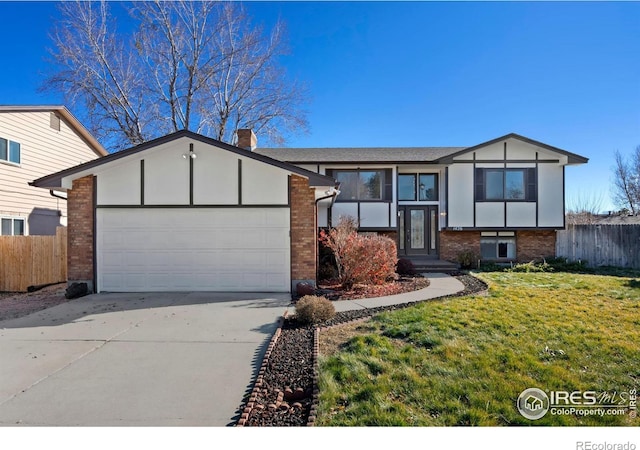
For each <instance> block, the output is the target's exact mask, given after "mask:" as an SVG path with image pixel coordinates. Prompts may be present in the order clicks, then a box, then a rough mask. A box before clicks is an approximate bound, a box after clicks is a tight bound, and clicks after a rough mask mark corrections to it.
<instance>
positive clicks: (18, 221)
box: [0, 106, 107, 235]
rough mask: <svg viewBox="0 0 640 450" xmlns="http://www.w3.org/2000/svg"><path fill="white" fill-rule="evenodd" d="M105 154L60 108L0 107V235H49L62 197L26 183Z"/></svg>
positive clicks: (61, 210)
mask: <svg viewBox="0 0 640 450" xmlns="http://www.w3.org/2000/svg"><path fill="white" fill-rule="evenodd" d="M106 154H107V152H106V150H105V149H104V148H103V147H102V146H101V145H100V144H99V143H98V142H97V141H96V140H95V139H94V138H93V137H92V136H91V134H90V133H89V132H88V131H87V130H86V129H85V128H84V127H83V126H82V125H81V124H80V122H78V120H77V119H76V118H75V117H73V115H72V114H71V113H70V112H69V111H68V110H67V109H66V108H65V107H64V106H0V193H1V194H2V195H0V222H1V227H0V235H29V234H30V235H52V234H55V233H56V227H57V226H60V225H66V224H67V201H66V200H65V199H64V195H59V194H55V193H54V194H53V195H52V194H51V193H50V192H48V191H45V190H42V189H38V188H36V187H32V186H29V183H30V182H31V181H32V180H34V179H36V178H39V177H42V176H44V175H47V174H50V173H51V172H55V171H58V170H62V169H66V168H68V167H72V166H75V165H77V164H80V163H83V162H87V161H90V160H93V159H96V158H98V157H101V156H104V155H106Z"/></svg>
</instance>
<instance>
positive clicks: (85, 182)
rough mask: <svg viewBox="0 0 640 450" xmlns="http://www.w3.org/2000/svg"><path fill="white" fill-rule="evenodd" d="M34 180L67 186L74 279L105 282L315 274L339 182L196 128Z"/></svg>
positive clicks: (214, 281) (98, 286) (221, 283)
mask: <svg viewBox="0 0 640 450" xmlns="http://www.w3.org/2000/svg"><path fill="white" fill-rule="evenodd" d="M247 131H248V130H247ZM239 135H240V141H241V145H243V144H242V142H243V141H244V140H246V139H247V138H248V137H250V136H251V133H249V134H248V135H247V134H244V135H243V134H242V133H239ZM33 184H34V186H38V187H41V188H45V189H53V190H55V191H63V192H66V193H67V195H68V204H69V205H68V206H69V210H70V220H69V226H68V236H69V242H74V243H75V245H70V246H69V247H68V263H69V265H68V278H69V282H74V281H81V282H87V283H88V284H89V287H90V289H95V290H96V291H97V292H103V291H120V292H123V291H125V292H126V291H129V292H130V291H256V292H290V291H291V290H292V287H295V285H296V284H297V283H298V282H301V281H309V282H315V278H316V248H317V222H316V208H317V204H318V203H322V202H330V201H331V197H329V196H330V195H331V194H332V193H333V191H334V190H335V180H334V179H333V178H332V177H329V176H325V175H319V174H317V173H314V172H310V171H307V170H305V169H302V168H300V167H297V166H294V165H292V164H287V163H283V162H281V161H277V160H275V159H271V158H268V157H266V156H262V155H258V154H256V153H252V152H250V151H247V150H243V149H241V148H238V147H235V146H232V145H228V144H225V143H222V142H220V141H216V140H214V139H210V138H207V137H204V136H201V135H198V134H195V133H192V132H190V131H179V132H177V133H173V134H170V135H168V136H165V137H162V138H159V139H155V140H153V141H149V142H147V143H144V144H141V145H138V146H136V147H133V148H130V149H128V150H123V151H121V152H118V153H113V154H111V155H108V156H105V157H104V158H100V159H98V160H95V161H90V162H87V163H85V164H81V165H79V166H76V167H73V168H71V169H68V170H64V171H61V172H58V173H55V174H53V175H49V176H46V177H43V178H40V179H38V180H36V181H35V182H34V183H33ZM323 197H325V199H324V200H321V199H322V198H323Z"/></svg>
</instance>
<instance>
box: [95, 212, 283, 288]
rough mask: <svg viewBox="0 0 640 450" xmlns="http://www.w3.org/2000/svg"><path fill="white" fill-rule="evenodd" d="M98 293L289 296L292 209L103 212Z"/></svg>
mask: <svg viewBox="0 0 640 450" xmlns="http://www.w3.org/2000/svg"><path fill="white" fill-rule="evenodd" d="M96 233H97V242H96V244H97V252H96V253H97V255H98V261H97V269H98V270H97V275H98V279H97V288H98V291H100V292H102V291H107V292H137V291H142V292H146V291H158V290H162V291H263V292H288V291H289V289H290V286H291V282H290V271H291V269H290V262H289V261H290V244H289V208H246V209H228V208H207V209H196V208H193V209H184V210H175V209H163V208H153V209H115V208H109V209H100V208H99V209H98V211H97V226H96Z"/></svg>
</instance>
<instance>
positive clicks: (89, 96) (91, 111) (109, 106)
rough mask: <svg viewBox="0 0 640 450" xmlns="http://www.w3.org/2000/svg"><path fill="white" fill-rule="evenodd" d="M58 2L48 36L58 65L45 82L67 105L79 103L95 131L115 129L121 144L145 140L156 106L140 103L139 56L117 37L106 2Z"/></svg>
mask: <svg viewBox="0 0 640 450" xmlns="http://www.w3.org/2000/svg"><path fill="white" fill-rule="evenodd" d="M59 8H60V12H61V14H62V19H61V20H60V21H59V22H58V24H57V26H56V28H55V30H54V32H53V33H52V35H51V38H52V40H53V43H54V45H55V46H56V49H57V52H56V53H54V56H55V59H56V61H57V62H58V64H59V66H60V70H59V71H58V72H56V73H54V74H53V75H51V76H50V77H49V78H48V79H47V80H46V81H45V84H44V85H43V88H44V89H52V90H59V91H61V92H62V93H63V94H64V95H65V100H66V101H67V102H68V103H70V104H71V105H77V104H81V105H82V106H83V107H84V108H85V109H86V114H84V116H86V119H87V120H86V121H85V122H86V123H87V124H88V126H89V128H90V129H91V131H92V132H93V133H94V134H95V135H96V136H97V137H99V138H104V137H106V136H111V135H112V134H115V135H117V136H118V139H117V140H118V141H120V142H121V143H122V145H127V144H139V143H141V142H144V141H145V140H146V139H148V138H149V135H148V134H145V125H146V124H147V123H148V122H149V121H150V120H152V117H153V115H154V112H153V110H150V109H147V108H145V107H144V105H143V101H144V96H143V95H142V92H143V86H144V83H143V79H142V77H141V74H140V68H139V66H138V60H137V59H136V58H135V57H134V56H135V55H132V54H131V52H129V51H128V49H127V48H126V46H125V44H124V42H123V41H122V40H118V39H116V34H115V32H114V29H113V28H114V27H115V26H116V22H115V19H114V18H113V17H112V16H111V15H110V13H109V10H108V7H107V4H106V3H104V2H103V3H92V2H78V3H71V2H61V3H60V5H59Z"/></svg>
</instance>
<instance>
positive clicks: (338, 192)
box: [316, 183, 340, 283]
mask: <svg viewBox="0 0 640 450" xmlns="http://www.w3.org/2000/svg"><path fill="white" fill-rule="evenodd" d="M339 187H340V184H339V183H337V184H336V185H335V187H333V188H332V190H333V192H331V191H327V192H331V194H328V195H325V196H324V197H320V198H318V199H316V226H317V219H318V202H320V201H321V200H326V199H328V198H330V199H331V204H330V205H329V208H331V207H332V206H333V204H334V203H335V201H336V197H337V196H338V194H340V191H339V190H338V188H339ZM327 225H330V224H329V217H328V215H327ZM316 233H317V228H316ZM319 275H320V244H319V243H318V240H317V238H316V283H317V281H318V276H319Z"/></svg>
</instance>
